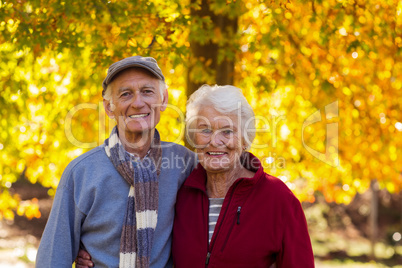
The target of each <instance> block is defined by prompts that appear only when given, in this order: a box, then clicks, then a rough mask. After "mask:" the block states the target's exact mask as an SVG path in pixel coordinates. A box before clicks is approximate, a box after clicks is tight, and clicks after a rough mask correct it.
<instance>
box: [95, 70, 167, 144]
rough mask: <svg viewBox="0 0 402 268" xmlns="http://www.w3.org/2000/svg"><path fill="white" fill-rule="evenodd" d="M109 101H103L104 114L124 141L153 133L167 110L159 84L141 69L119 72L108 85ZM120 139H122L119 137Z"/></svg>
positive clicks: (165, 100)
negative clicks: (162, 114)
mask: <svg viewBox="0 0 402 268" xmlns="http://www.w3.org/2000/svg"><path fill="white" fill-rule="evenodd" d="M111 91H112V92H111V101H108V100H105V99H104V101H103V104H104V106H105V110H106V113H107V114H108V116H109V117H111V118H115V119H116V122H117V127H118V130H119V133H120V136H122V135H125V137H126V139H130V137H132V136H133V135H134V136H137V137H138V135H139V134H143V133H144V132H148V131H150V130H153V129H154V128H155V126H156V125H157V124H158V122H159V120H160V112H161V111H164V110H165V109H166V105H167V100H168V95H167V91H166V90H165V92H164V98H163V101H162V96H161V93H160V89H159V80H158V79H157V78H155V77H154V76H153V75H152V74H151V73H149V72H148V71H146V70H144V69H141V68H130V69H127V70H124V71H122V72H121V73H119V74H118V76H117V77H116V78H115V79H114V80H113V81H112V83H111ZM121 138H123V137H121Z"/></svg>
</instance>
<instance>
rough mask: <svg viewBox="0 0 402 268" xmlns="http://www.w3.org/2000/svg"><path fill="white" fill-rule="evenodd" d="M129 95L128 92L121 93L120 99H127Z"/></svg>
mask: <svg viewBox="0 0 402 268" xmlns="http://www.w3.org/2000/svg"><path fill="white" fill-rule="evenodd" d="M129 94H130V93H129V92H123V93H121V95H120V97H127V96H128V95H129Z"/></svg>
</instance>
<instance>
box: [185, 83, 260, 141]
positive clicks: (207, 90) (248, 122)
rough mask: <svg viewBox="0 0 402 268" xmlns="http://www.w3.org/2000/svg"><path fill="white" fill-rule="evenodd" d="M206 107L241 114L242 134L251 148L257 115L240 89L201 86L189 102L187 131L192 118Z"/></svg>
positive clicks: (223, 112) (224, 112) (221, 111)
mask: <svg viewBox="0 0 402 268" xmlns="http://www.w3.org/2000/svg"><path fill="white" fill-rule="evenodd" d="M205 106H212V107H213V108H214V109H215V110H217V111H218V112H220V113H222V114H230V115H238V114H239V113H240V117H241V118H240V122H241V123H240V132H241V134H242V138H243V140H244V141H245V142H246V144H247V148H250V146H251V143H252V142H253V141H254V138H255V115H254V111H253V108H251V106H250V104H249V103H248V101H247V99H246V98H245V97H244V95H243V93H242V91H241V89H240V88H237V87H235V86H231V85H226V86H218V85H214V86H209V85H203V86H201V87H200V88H199V89H198V90H197V91H195V92H194V93H193V94H192V95H191V96H190V98H189V99H188V101H187V106H186V110H187V111H186V125H187V130H188V129H189V127H190V124H191V123H192V122H193V119H192V118H193V117H194V116H196V115H197V114H198V112H199V110H200V109H201V108H202V107H205ZM239 109H240V111H239ZM189 134H190V133H188V131H187V138H189V139H192V137H191V136H189Z"/></svg>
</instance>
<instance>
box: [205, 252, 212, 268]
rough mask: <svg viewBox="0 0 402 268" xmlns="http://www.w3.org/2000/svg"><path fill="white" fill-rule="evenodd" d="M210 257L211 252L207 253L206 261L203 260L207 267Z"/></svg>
mask: <svg viewBox="0 0 402 268" xmlns="http://www.w3.org/2000/svg"><path fill="white" fill-rule="evenodd" d="M210 257H211V252H208V253H207V259H206V260H205V265H208V263H209V258H210Z"/></svg>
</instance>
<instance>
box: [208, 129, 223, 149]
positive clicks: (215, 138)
mask: <svg viewBox="0 0 402 268" xmlns="http://www.w3.org/2000/svg"><path fill="white" fill-rule="evenodd" d="M211 144H212V145H213V146H215V147H219V146H222V145H225V138H224V137H223V135H222V132H220V131H214V133H213V134H212V137H211Z"/></svg>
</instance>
